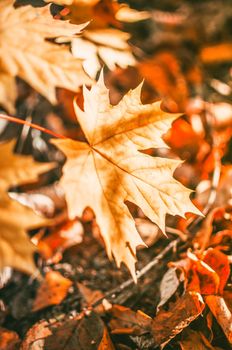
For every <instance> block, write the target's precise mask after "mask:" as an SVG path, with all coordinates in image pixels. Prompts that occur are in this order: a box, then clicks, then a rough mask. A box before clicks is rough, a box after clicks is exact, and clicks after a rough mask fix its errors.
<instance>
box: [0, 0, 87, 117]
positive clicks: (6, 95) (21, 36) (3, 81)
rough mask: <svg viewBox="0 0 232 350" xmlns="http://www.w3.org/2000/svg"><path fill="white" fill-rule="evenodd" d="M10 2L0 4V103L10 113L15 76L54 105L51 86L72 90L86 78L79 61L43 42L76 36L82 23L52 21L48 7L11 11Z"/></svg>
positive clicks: (23, 7)
mask: <svg viewBox="0 0 232 350" xmlns="http://www.w3.org/2000/svg"><path fill="white" fill-rule="evenodd" d="M14 2H15V1H14V0H3V1H1V3H0V40H1V47H0V55H1V62H0V92H1V95H0V103H1V104H2V105H3V106H4V107H5V108H6V109H7V110H8V111H9V112H11V113H12V112H14V102H15V99H16V97H17V93H16V85H15V81H14V79H15V77H16V76H19V77H20V78H22V79H24V80H25V81H26V82H27V83H28V84H30V85H31V86H32V87H33V88H34V89H35V90H37V91H38V92H39V93H41V94H42V95H44V96H45V97H46V98H47V99H48V100H49V101H50V102H51V103H56V94H55V87H64V88H67V89H70V90H74V91H76V90H77V89H78V87H79V86H81V85H82V84H83V83H90V78H89V77H88V76H87V75H86V74H85V73H84V71H83V69H82V62H81V60H79V59H76V58H74V57H73V56H72V54H71V53H70V52H69V48H68V47H67V46H65V45H56V44H55V43H52V42H51V41H46V39H54V38H58V37H59V36H61V35H62V36H65V37H73V36H74V35H75V34H80V32H81V31H82V29H83V28H84V27H85V26H86V24H81V25H74V24H70V23H68V22H67V21H60V20H55V19H53V17H52V15H51V13H50V10H49V8H50V6H49V5H48V6H45V7H42V8H34V7H32V6H30V5H27V6H22V7H19V8H17V9H15V8H14V6H13V5H14Z"/></svg>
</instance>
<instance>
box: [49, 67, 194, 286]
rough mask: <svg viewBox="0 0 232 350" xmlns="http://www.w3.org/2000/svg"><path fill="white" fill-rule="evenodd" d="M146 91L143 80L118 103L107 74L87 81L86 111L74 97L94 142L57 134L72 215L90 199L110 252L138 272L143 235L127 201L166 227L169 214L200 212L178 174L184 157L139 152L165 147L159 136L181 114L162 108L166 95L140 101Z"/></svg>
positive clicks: (62, 179)
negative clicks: (90, 83)
mask: <svg viewBox="0 0 232 350" xmlns="http://www.w3.org/2000/svg"><path fill="white" fill-rule="evenodd" d="M140 93H141V85H140V86H138V87H137V88H136V89H134V90H131V91H129V92H128V93H127V94H126V95H125V96H124V97H123V99H122V100H121V101H120V103H119V104H118V105H116V106H112V105H110V102H109V91H108V89H107V88H106V86H105V84H104V81H103V74H101V76H100V78H99V80H98V82H97V84H96V85H94V86H93V87H92V89H91V90H88V89H87V88H84V112H83V111H82V110H81V109H80V108H79V107H78V106H77V105H75V110H76V114H77V117H78V121H79V123H80V125H81V127H82V129H83V131H84V134H85V136H86V139H87V141H88V142H87V143H84V142H79V141H74V140H71V139H66V140H61V139H60V140H53V143H54V144H55V145H57V146H58V147H59V148H60V149H61V150H62V151H63V152H64V154H65V155H66V156H67V162H66V164H65V166H64V169H63V177H62V178H61V185H62V186H63V188H64V191H65V194H66V200H67V203H68V210H69V216H70V218H74V217H75V216H81V214H82V212H83V210H84V209H85V208H86V207H92V209H93V210H94V212H95V214H96V219H97V223H98V224H99V226H100V229H101V234H102V236H103V238H104V240H105V244H106V250H107V253H108V256H109V257H110V258H111V257H112V254H113V255H114V257H115V259H116V263H117V265H118V266H120V264H121V262H124V263H125V264H126V265H127V266H128V268H129V270H130V271H131V273H132V275H133V277H134V279H136V277H135V266H134V264H135V261H136V257H135V253H136V247H137V246H138V245H144V243H143V241H142V239H141V237H140V235H139V234H138V232H137V230H136V227H135V223H134V220H133V218H132V216H131V214H130V212H129V210H128V208H127V206H126V204H125V201H130V202H133V203H135V204H136V205H138V206H139V207H140V208H141V209H142V210H143V212H144V214H145V215H146V216H147V217H149V219H150V220H152V221H153V222H155V223H156V224H157V225H158V226H159V227H160V228H161V230H162V231H163V232H164V231H165V216H166V214H172V215H180V216H184V214H185V213H186V212H194V213H197V214H199V213H200V212H199V211H198V209H196V208H195V207H194V205H193V204H192V202H191V201H190V199H189V194H190V192H191V191H190V190H189V189H187V188H185V187H184V186H183V185H182V184H180V183H179V182H178V181H176V180H175V179H174V178H173V172H174V170H175V169H176V167H177V166H178V165H179V164H180V163H181V161H179V160H172V159H165V158H158V157H155V158H153V157H150V156H148V155H146V154H144V153H141V152H139V151H141V150H145V149H148V148H152V147H165V146H166V144H165V143H164V141H163V140H162V138H161V136H162V135H163V134H164V133H165V132H166V131H167V130H168V129H169V128H170V126H171V124H172V121H173V120H175V119H176V118H177V117H178V116H179V115H177V114H170V113H165V112H163V111H162V110H161V109H160V102H155V103H152V104H147V105H142V103H141V101H140ZM166 147H167V146H166Z"/></svg>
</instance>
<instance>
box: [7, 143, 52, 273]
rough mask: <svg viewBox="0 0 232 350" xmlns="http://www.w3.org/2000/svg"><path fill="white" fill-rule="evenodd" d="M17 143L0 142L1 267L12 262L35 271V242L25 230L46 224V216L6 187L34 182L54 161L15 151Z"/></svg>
mask: <svg viewBox="0 0 232 350" xmlns="http://www.w3.org/2000/svg"><path fill="white" fill-rule="evenodd" d="M14 145H15V141H10V142H6V143H4V144H1V145H0V168H1V172H0V226H1V235H0V270H1V269H2V268H3V267H5V266H11V267H13V268H17V269H19V270H21V271H24V272H26V273H29V274H30V273H33V272H34V271H35V265H34V262H33V253H34V251H35V246H34V245H33V244H32V243H31V242H30V241H29V239H28V237H27V234H26V231H27V230H29V229H33V228H36V227H40V226H42V225H44V224H45V223H46V220H45V219H44V218H42V217H40V216H38V215H36V214H35V213H34V212H33V211H32V210H31V209H30V208H28V207H25V206H23V205H21V204H19V203H18V202H16V201H13V200H11V199H10V197H9V196H8V194H7V193H6V191H7V190H8V189H9V187H11V186H16V185H20V184H24V183H29V182H34V181H35V180H37V178H38V174H40V173H42V172H45V171H48V170H50V169H51V168H52V167H53V166H54V165H53V164H42V163H41V164H40V163H37V162H35V161H33V159H32V158H31V157H28V156H24V155H14V154H13V148H14Z"/></svg>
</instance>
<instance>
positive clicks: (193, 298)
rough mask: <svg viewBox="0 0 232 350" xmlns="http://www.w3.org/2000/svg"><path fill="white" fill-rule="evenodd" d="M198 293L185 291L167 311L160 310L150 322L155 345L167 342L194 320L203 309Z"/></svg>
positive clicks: (203, 305)
mask: <svg viewBox="0 0 232 350" xmlns="http://www.w3.org/2000/svg"><path fill="white" fill-rule="evenodd" d="M204 307H205V304H204V302H203V299H202V297H201V295H200V294H199V293H195V292H187V293H186V294H185V295H184V296H182V297H181V298H179V299H177V301H176V302H175V303H173V304H171V305H170V308H169V311H164V310H161V311H160V312H159V313H158V314H157V316H156V317H155V318H154V319H153V322H152V334H153V337H154V340H155V344H156V345H162V344H163V345H164V344H167V343H168V342H169V341H170V340H171V339H172V338H174V337H175V336H176V335H177V334H178V333H180V332H181V331H182V330H183V329H184V328H186V327H187V326H188V325H189V324H190V323H191V322H192V321H194V320H195V319H196V318H197V317H198V316H199V315H200V314H201V313H202V311H203V310H204Z"/></svg>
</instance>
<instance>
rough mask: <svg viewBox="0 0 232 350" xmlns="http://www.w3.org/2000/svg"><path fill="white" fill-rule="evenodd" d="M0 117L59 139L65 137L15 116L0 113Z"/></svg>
mask: <svg viewBox="0 0 232 350" xmlns="http://www.w3.org/2000/svg"><path fill="white" fill-rule="evenodd" d="M0 119H5V120H7V121H9V122H13V123H17V124H22V125H27V126H30V127H31V128H33V129H37V130H39V131H42V132H45V133H46V134H48V135H51V136H53V137H57V138H59V139H66V136H64V135H61V134H57V133H55V132H54V131H51V130H48V129H47V128H44V127H43V126H40V125H38V124H34V123H30V122H28V121H26V120H22V119H19V118H16V117H11V116H10V115H5V114H2V113H0Z"/></svg>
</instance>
